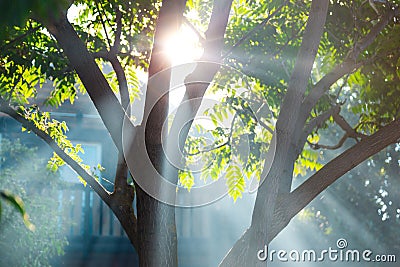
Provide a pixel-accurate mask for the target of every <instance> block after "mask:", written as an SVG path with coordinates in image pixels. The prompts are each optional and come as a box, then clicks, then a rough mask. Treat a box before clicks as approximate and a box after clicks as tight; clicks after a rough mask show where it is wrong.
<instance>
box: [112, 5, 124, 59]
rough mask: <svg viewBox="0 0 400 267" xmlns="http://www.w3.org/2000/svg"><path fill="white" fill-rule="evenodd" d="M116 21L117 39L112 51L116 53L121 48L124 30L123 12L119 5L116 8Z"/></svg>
mask: <svg viewBox="0 0 400 267" xmlns="http://www.w3.org/2000/svg"><path fill="white" fill-rule="evenodd" d="M115 21H116V23H117V29H116V30H115V40H114V44H113V45H112V47H111V49H110V52H111V53H112V54H114V55H116V54H117V52H118V50H119V46H120V43H121V32H122V13H121V10H120V9H119V7H116V9H115Z"/></svg>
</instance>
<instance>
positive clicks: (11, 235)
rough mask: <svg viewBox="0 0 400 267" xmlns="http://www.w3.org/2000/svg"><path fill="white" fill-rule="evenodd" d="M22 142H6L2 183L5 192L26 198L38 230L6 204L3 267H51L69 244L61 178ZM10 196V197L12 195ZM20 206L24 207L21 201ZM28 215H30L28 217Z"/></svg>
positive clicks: (0, 246)
mask: <svg viewBox="0 0 400 267" xmlns="http://www.w3.org/2000/svg"><path fill="white" fill-rule="evenodd" d="M36 154H37V150H36V149H35V148H28V147H26V146H24V145H22V144H21V143H20V141H19V140H13V141H10V140H8V139H2V142H1V150H0V159H1V170H0V184H1V187H2V190H7V191H10V192H13V194H15V195H18V196H20V198H22V199H24V210H23V211H25V210H26V212H27V213H29V214H30V216H31V218H30V221H31V222H32V223H33V224H34V225H35V229H34V231H30V230H28V229H27V228H26V227H25V225H24V224H23V222H22V220H21V219H20V218H19V216H18V214H16V209H14V208H13V207H11V206H10V205H7V206H6V205H3V206H2V207H3V210H2V218H1V222H0V233H1V234H0V251H1V252H0V254H1V256H0V265H1V266H50V264H51V262H50V261H51V259H52V258H53V257H54V256H57V255H62V254H63V253H64V250H63V249H64V246H65V245H66V244H67V241H66V238H65V236H63V234H62V231H60V224H59V219H60V218H61V217H60V216H61V214H60V211H59V210H58V208H59V206H58V202H57V201H55V200H56V199H57V193H58V190H57V188H58V187H59V183H60V182H59V180H58V179H57V178H58V176H57V175H56V174H55V173H52V172H49V171H46V168H45V166H46V162H45V160H41V159H39V158H37V156H36ZM8 196H9V195H8ZM17 200H18V202H19V203H18V206H19V207H20V208H21V205H20V200H19V198H17ZM25 216H26V214H25Z"/></svg>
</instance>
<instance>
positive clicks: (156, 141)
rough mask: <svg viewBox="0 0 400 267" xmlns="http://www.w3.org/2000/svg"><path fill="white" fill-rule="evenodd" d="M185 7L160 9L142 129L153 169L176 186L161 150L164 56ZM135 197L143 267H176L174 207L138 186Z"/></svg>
mask: <svg viewBox="0 0 400 267" xmlns="http://www.w3.org/2000/svg"><path fill="white" fill-rule="evenodd" d="M185 6H186V0H178V1H171V0H164V1H163V3H162V6H161V8H160V12H159V14H158V18H157V23H156V30H155V35H154V44H153V49H152V54H151V58H150V65H149V83H148V87H147V93H146V103H145V110H144V115H143V118H144V121H143V123H142V125H141V127H145V137H144V138H145V144H146V150H147V155H148V157H149V159H150V161H151V163H152V165H153V167H154V168H155V170H157V172H158V173H159V174H161V176H162V177H165V178H166V179H167V180H169V181H170V182H171V183H173V184H177V182H178V171H177V170H176V169H175V168H173V166H172V165H170V164H168V162H167V157H166V155H165V152H164V150H163V147H162V141H163V136H162V134H163V132H162V128H163V125H164V123H165V121H166V120H167V119H168V106H169V97H168V88H169V84H170V78H171V69H170V68H171V62H170V60H169V58H168V56H167V54H166V53H165V43H166V41H167V40H168V38H170V36H171V35H172V34H174V33H175V32H176V31H177V30H179V27H180V26H181V23H182V17H183V11H184V9H185ZM154 75H157V78H156V79H157V82H156V83H152V82H151V81H150V79H152V78H153V77H154ZM166 89H167V90H166ZM164 134H166V132H165V133H164ZM173 138H174V136H173ZM137 160H142V159H140V158H138V159H137ZM160 190H162V189H161V188H160ZM136 195H137V199H136V200H137V202H136V203H137V204H136V206H137V217H138V232H137V240H138V247H139V250H138V253H139V263H140V266H146V267H147V266H154V267H156V266H177V265H178V245H177V234H176V225H175V207H174V206H170V205H168V204H165V203H163V202H161V201H159V200H158V199H155V198H154V197H153V196H150V195H148V194H147V193H146V192H145V191H144V190H143V189H142V188H140V186H138V185H137V186H136Z"/></svg>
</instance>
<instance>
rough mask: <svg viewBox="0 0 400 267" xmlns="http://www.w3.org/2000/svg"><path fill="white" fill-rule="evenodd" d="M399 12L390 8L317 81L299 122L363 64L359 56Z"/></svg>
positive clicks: (307, 97)
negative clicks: (334, 85)
mask: <svg viewBox="0 0 400 267" xmlns="http://www.w3.org/2000/svg"><path fill="white" fill-rule="evenodd" d="M398 12H399V9H398V8H396V9H394V10H389V11H388V12H387V13H386V14H384V15H383V16H382V17H381V19H380V21H379V22H378V23H377V24H376V25H375V26H373V27H372V29H371V30H370V32H369V33H368V34H367V35H366V36H365V37H364V38H362V39H361V40H360V41H358V42H357V43H356V44H355V45H354V47H353V49H352V50H350V52H349V53H348V55H347V57H346V59H345V60H344V61H343V62H342V63H340V64H338V65H337V66H336V67H334V68H333V70H332V71H331V72H329V73H328V74H326V75H325V76H324V77H323V78H322V79H321V80H320V81H318V82H317V84H316V85H315V86H314V88H313V89H312V90H311V92H310V94H309V95H307V96H306V97H305V98H304V101H303V104H302V110H301V116H300V117H299V123H303V122H304V121H305V120H306V119H307V117H308V115H309V113H310V111H311V109H312V108H313V107H314V106H315V104H316V103H317V101H318V100H319V99H320V98H321V97H322V96H323V94H324V93H325V92H326V91H327V90H329V88H330V87H331V85H332V84H334V83H335V82H336V81H337V80H339V79H340V78H341V77H342V76H343V75H345V74H348V73H350V72H352V71H354V70H355V69H357V68H359V67H361V66H362V65H363V64H362V63H360V62H357V58H358V56H359V55H360V53H361V52H363V51H364V50H365V49H366V48H367V47H368V46H369V45H371V44H372V42H373V41H374V40H375V39H376V37H377V36H378V34H379V33H380V32H381V31H382V30H383V29H384V28H385V27H386V25H387V24H388V23H390V22H391V21H393V18H394V16H396V14H398Z"/></svg>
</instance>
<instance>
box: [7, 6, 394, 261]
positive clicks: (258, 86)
mask: <svg viewBox="0 0 400 267" xmlns="http://www.w3.org/2000/svg"><path fill="white" fill-rule="evenodd" d="M372 2H374V1H372ZM377 2H378V1H377ZM382 2H384V3H382ZM21 3H22V4H21V5H22V6H21V7H19V8H18V10H19V12H18V14H21V16H17V17H16V18H13V19H10V17H8V16H5V17H4V19H3V20H4V21H3V23H4V22H5V23H6V24H7V25H8V26H7V27H6V28H5V30H4V32H3V39H4V41H3V44H2V49H1V53H2V54H1V60H2V61H1V65H0V67H1V70H2V72H1V98H0V110H1V111H2V112H4V113H6V114H8V115H9V116H11V117H12V118H14V119H15V120H17V121H18V122H20V123H21V124H22V126H23V127H24V128H26V129H28V130H30V131H32V132H33V133H35V134H36V135H38V136H39V137H40V138H42V139H43V140H44V141H45V142H47V143H48V144H49V145H50V146H51V147H52V148H53V150H54V151H55V153H56V154H55V155H54V157H53V158H52V160H51V161H50V166H51V167H52V168H56V166H58V165H61V164H63V163H64V162H65V163H67V164H68V165H70V166H71V167H72V168H73V169H74V170H75V171H76V172H77V173H78V174H79V175H80V176H81V177H82V179H83V180H85V181H86V182H87V184H88V185H89V186H90V187H91V188H92V189H93V190H94V191H95V192H96V193H97V194H98V195H99V196H100V197H101V198H102V199H103V201H104V202H105V203H106V204H107V205H108V206H109V207H110V208H111V209H112V210H113V212H114V213H115V215H116V216H117V218H118V219H119V221H120V222H121V225H122V226H123V228H124V229H125V231H126V233H127V235H128V237H129V238H130V240H131V242H132V244H133V246H134V247H135V249H136V251H137V252H138V254H139V260H140V264H141V266H176V265H177V252H176V250H177V245H176V244H177V243H176V242H177V240H176V230H175V218H174V216H175V215H174V214H175V208H174V204H176V203H177V201H178V199H177V197H176V193H175V188H176V185H181V186H182V185H183V186H184V187H186V188H188V189H191V187H192V185H193V182H194V180H195V178H194V176H193V172H192V171H191V169H190V165H191V163H192V161H193V160H192V159H193V157H195V156H198V155H201V157H203V158H204V160H205V161H208V160H210V159H211V160H213V159H215V161H213V162H214V164H211V165H210V168H206V169H204V170H203V171H202V172H203V173H204V177H207V176H211V177H212V178H214V179H218V178H221V177H224V178H225V180H226V182H227V186H228V193H229V194H230V195H231V196H232V197H233V198H234V199H235V200H236V198H237V197H240V196H241V194H242V192H243V191H244V190H245V188H246V181H247V180H246V179H247V178H248V179H250V178H252V177H254V176H255V177H258V180H259V185H257V186H258V193H257V199H256V204H255V207H254V211H253V215H252V223H251V226H250V227H249V229H248V230H247V231H246V232H245V233H244V234H243V236H242V237H241V238H240V239H239V240H238V242H237V243H236V244H235V245H234V246H233V248H232V249H231V250H230V251H229V253H228V254H227V256H226V257H225V258H224V260H223V262H222V263H221V265H222V266H260V265H264V264H265V263H263V262H260V261H258V259H257V257H256V252H257V251H258V250H259V249H260V248H263V247H264V244H269V242H270V241H271V240H272V239H273V238H274V237H275V236H276V235H277V234H278V233H279V232H280V231H281V230H282V229H283V228H285V226H286V225H287V224H288V223H289V221H290V220H291V219H292V218H293V217H294V216H295V215H296V214H297V213H298V212H299V211H301V210H302V209H303V208H304V207H305V206H306V205H307V204H308V203H310V201H311V200H313V199H314V198H315V197H316V196H317V195H318V194H319V193H321V192H322V191H323V190H325V189H326V188H327V187H328V186H330V185H331V184H332V183H334V182H335V181H336V180H337V179H338V178H339V177H341V176H342V175H343V174H345V173H346V172H348V171H350V170H351V169H353V168H354V167H355V166H357V165H358V164H360V163H361V162H363V161H365V160H366V159H368V158H369V157H371V156H372V155H374V154H376V153H377V152H379V151H381V150H382V149H384V148H385V147H387V146H388V145H390V144H393V143H396V142H398V140H399V138H400V131H399V129H400V120H399V113H398V110H399V100H398V99H400V98H399V97H398V95H399V83H398V80H399V52H400V51H399V49H398V45H397V43H398V41H399V36H400V35H399V26H398V19H399V16H398V15H399V8H398V4H397V3H396V1H379V3H376V4H374V3H372V4H369V3H371V1H369V2H366V1H336V2H335V3H330V1H327V0H323V1H312V2H311V3H302V2H301V1H284V2H282V1H270V2H268V3H262V2H258V1H232V0H221V1H214V2H213V3H210V2H208V1H206V2H204V3H203V2H200V1H185V0H179V1H162V3H160V2H157V1H154V2H153V1H151V2H146V1H139V2H135V3H133V2H129V1H128V2H126V1H111V2H108V3H101V2H99V1H94V2H91V1H74V4H75V5H81V7H82V10H83V11H82V13H81V15H80V16H79V18H78V19H77V20H76V21H75V22H74V24H73V25H72V24H71V22H70V21H69V20H68V18H67V16H66V13H67V10H68V8H69V7H70V5H71V2H68V1H65V2H62V3H61V4H60V3H56V1H54V2H53V1H52V2H51V3H47V4H44V3H42V1H32V2H29V3H28V2H27V3H25V2H23V1H21ZM24 4H25V5H24ZM2 10H3V12H4V13H7V14H13V12H14V11H15V6H14V7H13V6H11V7H10V6H6V7H4V8H3V9H2ZM21 10H22V11H21ZM23 11H29V12H23ZM189 12H196V14H198V16H197V17H198V19H197V20H196V17H190V16H189V15H188V14H189ZM26 18H28V19H27V20H26V21H25V19H26ZM183 22H184V23H185V24H187V25H189V26H190V27H192V28H195V29H206V30H205V33H204V35H203V34H201V33H200V31H199V30H196V31H195V32H197V34H198V35H199V39H200V40H201V42H202V47H203V50H204V51H203V55H202V56H201V58H200V61H204V62H206V63H198V64H196V65H195V68H194V70H193V71H192V72H191V73H190V74H189V75H185V77H184V84H185V88H186V91H185V95H184V97H183V102H182V105H180V106H179V108H178V110H177V112H176V114H177V115H176V116H175V117H174V118H172V123H171V126H170V129H169V131H168V133H165V131H163V130H162V129H163V125H164V122H165V121H166V120H167V119H168V106H169V97H168V92H169V91H170V90H171V88H170V84H171V73H172V72H173V69H172V70H171V60H170V59H169V58H168V57H167V55H166V50H165V46H164V44H165V42H166V41H167V39H168V38H169V37H170V36H171V35H172V34H173V33H174V32H176V31H178V29H179V27H180V25H181V24H182V23H183ZM16 25H19V26H16ZM388 40H390V41H388ZM150 51H151V52H150ZM106 62H109V63H110V64H111V65H112V67H113V70H114V72H115V77H116V78H113V77H112V76H111V75H105V74H104V73H103V72H102V70H101V69H102V66H103V64H106ZM210 62H214V63H210ZM215 62H217V63H224V64H226V65H228V66H232V67H235V68H237V69H239V70H240V71H242V73H243V74H245V75H247V76H248V78H243V74H240V75H239V74H238V73H237V72H235V71H229V70H226V69H224V68H222V67H221V65H219V64H216V63H215ZM133 67H142V68H145V69H146V70H147V72H148V76H149V82H148V85H147V93H146V99H145V102H146V103H145V108H144V119H143V121H142V123H141V124H140V125H138V126H134V125H133V124H132V123H131V122H130V118H129V105H130V103H131V100H132V99H131V97H132V96H133V95H134V92H132V91H131V92H129V91H130V90H131V89H132V82H131V81H132V80H137V79H135V74H134V72H132V69H133ZM45 79H50V80H52V81H54V84H55V85H56V86H55V89H54V90H53V92H52V93H51V95H50V96H49V97H48V99H47V101H46V103H47V104H48V105H54V106H59V105H62V104H63V103H64V101H70V102H73V100H74V98H75V96H76V87H75V83H76V82H79V83H81V86H80V90H82V91H86V92H87V93H88V94H89V96H90V98H91V100H92V101H93V103H94V105H95V106H96V109H97V111H98V112H99V115H100V116H101V119H102V121H103V123H104V125H105V127H106V128H107V130H108V131H109V133H110V136H111V138H112V140H113V142H114V144H115V146H116V148H117V149H118V151H119V156H118V166H117V172H116V175H115V179H114V191H113V192H108V191H107V190H105V189H104V188H103V187H102V186H101V185H100V183H99V182H98V181H97V180H96V178H95V177H94V176H93V175H91V173H90V172H88V171H87V168H86V169H85V166H82V165H81V164H80V162H79V158H78V157H77V153H78V152H79V150H80V148H79V146H78V147H74V146H73V145H72V144H71V143H70V142H69V141H68V139H67V138H66V129H67V127H66V125H65V124H64V123H60V122H57V121H54V120H51V119H50V117H49V114H48V113H44V112H41V110H40V108H38V105H37V104H38V103H35V101H33V100H34V99H35V96H36V95H37V91H38V90H39V89H37V85H40V84H42V83H43V82H44V80H45ZM215 79H217V80H218V81H220V82H219V83H220V84H223V85H224V88H223V89H220V90H222V91H223V92H224V97H223V98H222V100H221V101H220V102H221V103H219V104H218V105H215V106H213V107H212V108H211V109H209V110H208V111H207V112H208V114H209V116H210V117H211V118H213V119H212V120H213V121H214V122H215V123H216V124H218V123H219V122H221V121H222V120H224V119H228V118H231V125H230V127H225V128H224V127H215V128H214V129H213V130H209V131H208V133H207V136H208V137H209V138H211V140H212V142H211V144H210V143H205V141H204V140H205V136H204V135H203V136H201V132H202V130H203V129H201V126H199V127H198V129H197V133H196V135H197V137H198V138H193V136H195V135H192V134H190V135H189V133H190V131H193V130H191V126H192V124H193V121H194V119H195V117H196V114H198V112H199V109H200V108H201V103H202V101H203V100H204V96H205V93H206V91H207V90H208V91H212V90H214V91H217V90H218V87H217V86H209V85H210V84H212V82H213V81H214V80H215ZM238 84H246V85H250V87H251V90H250V93H247V94H241V93H240V90H236V89H238V88H235V86H236V87H238V86H237V85H238ZM239 87H240V86H239ZM382 88H384V89H382ZM117 93H118V94H119V98H118V97H117ZM32 99H33V100H32ZM119 99H120V100H119ZM355 99H356V101H353V100H355ZM383 103H384V105H382V104H383ZM341 109H346V110H349V111H351V112H352V113H353V116H355V117H356V124H357V125H356V126H352V124H350V123H349V122H348V119H349V118H345V117H344V116H343V115H342V114H341ZM230 114H231V115H232V114H237V115H233V118H232V116H231V115H230ZM331 124H337V125H339V126H340V127H341V129H342V130H343V132H344V134H343V138H341V140H340V141H339V143H338V144H337V145H332V146H328V145H325V144H320V143H318V130H319V129H321V128H326V127H328V126H329V125H331ZM194 126H197V125H194ZM239 126H240V127H239ZM199 135H200V136H199ZM348 139H352V140H355V141H356V143H355V144H354V145H353V146H352V147H351V148H349V149H347V150H345V151H344V152H342V153H339V154H338V155H337V156H336V157H335V158H334V159H333V160H331V161H330V162H328V163H326V164H325V165H324V166H323V167H322V165H321V164H319V163H318V154H317V156H315V153H312V152H310V151H312V149H334V148H337V147H341V146H342V145H343V143H344V142H345V141H346V140H348ZM165 140H167V142H166V144H167V147H166V149H165V150H164V148H163V143H164V141H165ZM242 140H247V141H246V142H247V144H248V145H247V149H245V151H247V152H246V153H244V154H243V153H241V151H242V150H241V149H238V150H235V147H236V148H237V147H238V146H237V145H238V144H239V143H241V142H242ZM164 145H165V143H164ZM180 152H181V153H180ZM147 157H148V159H149V160H148V162H147V161H146V159H147ZM171 161H172V162H171ZM149 162H150V163H151V164H148V163H149ZM215 162H216V163H218V164H215ZM175 163H179V164H181V165H179V164H178V166H183V167H182V168H177V167H176V164H175ZM174 164H175V165H174ZM127 166H129V171H130V173H131V175H132V176H133V177H134V179H133V180H134V185H129V184H128V183H127V178H128V177H127V173H128V172H127V170H128V167H127ZM304 168H309V169H311V170H314V171H315V173H314V174H313V175H312V176H311V177H310V178H309V179H308V180H307V181H305V182H304V183H303V184H302V185H300V186H299V187H297V188H296V189H294V190H292V188H291V187H292V179H293V176H294V175H297V174H299V173H302V172H303V171H304ZM260 170H262V171H260ZM160 176H162V177H164V179H160ZM246 177H247V178H246ZM221 179H222V178H221ZM221 179H220V180H221ZM253 180H254V179H253ZM168 182H169V183H168ZM146 183H147V184H146ZM171 184H172V186H170V185H171ZM254 184H256V182H254V181H253V182H251V184H250V186H247V187H250V188H253V187H254ZM257 186H256V187H257ZM193 190H194V189H192V191H193ZM179 191H183V190H179ZM155 196H156V197H157V198H154V197H155ZM134 198H136V203H137V204H136V207H137V215H136V216H135V214H134V210H133V207H132V202H133V200H134ZM171 204H172V205H171ZM160 229H161V230H160Z"/></svg>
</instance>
